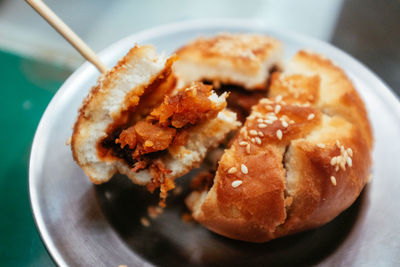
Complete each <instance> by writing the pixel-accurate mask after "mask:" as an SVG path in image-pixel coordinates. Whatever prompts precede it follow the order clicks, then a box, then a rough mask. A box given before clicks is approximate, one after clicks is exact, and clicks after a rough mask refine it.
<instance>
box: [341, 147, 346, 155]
mask: <svg viewBox="0 0 400 267" xmlns="http://www.w3.org/2000/svg"><path fill="white" fill-rule="evenodd" d="M344 152H345V150H344V146H340V153H341V154H344Z"/></svg>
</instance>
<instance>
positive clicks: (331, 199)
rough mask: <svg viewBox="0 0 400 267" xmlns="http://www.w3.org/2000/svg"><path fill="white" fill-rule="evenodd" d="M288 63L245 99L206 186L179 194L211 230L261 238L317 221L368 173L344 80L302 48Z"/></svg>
mask: <svg viewBox="0 0 400 267" xmlns="http://www.w3.org/2000/svg"><path fill="white" fill-rule="evenodd" d="M288 70H289V71H285V72H284V73H278V74H274V76H273V78H272V80H271V86H270V93H269V94H270V98H269V99H262V100H261V101H260V102H259V104H257V105H256V106H255V107H253V111H252V113H251V115H250V116H249V117H248V118H247V120H246V122H245V125H244V126H243V128H242V129H241V130H240V131H239V134H238V135H237V136H236V137H235V139H234V141H233V143H232V146H231V147H230V148H229V149H228V150H226V152H225V153H224V155H223V156H222V158H221V160H220V162H219V167H218V170H217V173H216V176H215V179H214V184H213V186H212V188H211V189H210V191H209V192H205V191H197V192H195V193H192V195H191V196H190V197H189V198H188V200H187V204H188V206H189V208H191V209H192V211H193V217H194V218H195V219H196V220H197V221H199V222H200V223H202V224H204V225H205V226H206V227H207V228H209V229H211V230H213V231H215V232H217V233H219V234H222V235H224V236H227V237H230V238H234V239H240V240H245V241H252V242H265V241H268V240H270V239H273V238H276V237H279V236H283V235H287V234H291V233H295V232H298V231H302V230H306V229H310V228H314V227H317V226H320V225H322V224H325V223H327V222H329V221H330V220H332V219H333V218H334V217H336V216H337V215H338V214H339V213H340V212H342V211H343V210H344V209H346V208H348V207H349V206H350V205H351V204H352V203H353V202H354V200H355V199H356V198H357V196H358V195H359V194H360V192H361V190H362V188H363V187H364V185H365V183H366V182H367V180H368V176H369V171H370V166H371V147H372V135H371V130H370V125H369V121H368V118H367V117H366V112H365V107H364V105H363V103H362V101H361V100H360V98H359V96H358V94H357V92H356V91H355V89H354V87H353V86H352V84H351V82H350V80H349V79H348V78H347V77H346V75H345V74H344V72H343V71H342V70H340V69H339V68H338V67H336V66H335V65H333V64H332V62H330V61H329V60H327V59H325V58H323V57H321V56H319V55H316V54H311V53H307V52H304V51H301V52H299V53H298V54H297V55H296V56H295V57H294V59H293V60H292V61H291V63H290V64H289V67H288ZM350 96H351V97H350ZM350 99H351V100H350ZM346 109H350V110H351V112H349V111H346ZM356 118H359V119H361V120H362V121H357V119H356Z"/></svg>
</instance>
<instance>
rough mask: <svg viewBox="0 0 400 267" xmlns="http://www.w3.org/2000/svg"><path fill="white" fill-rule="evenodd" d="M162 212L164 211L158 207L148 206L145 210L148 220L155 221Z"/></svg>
mask: <svg viewBox="0 0 400 267" xmlns="http://www.w3.org/2000/svg"><path fill="white" fill-rule="evenodd" d="M163 212H164V209H163V208H161V207H159V206H149V207H148V208H147V214H148V215H149V217H150V218H152V219H155V218H157V217H158V216H159V215H160V214H162V213H163Z"/></svg>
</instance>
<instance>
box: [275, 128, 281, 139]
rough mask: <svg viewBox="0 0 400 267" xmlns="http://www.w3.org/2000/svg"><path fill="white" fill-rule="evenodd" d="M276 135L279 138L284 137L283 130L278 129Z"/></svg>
mask: <svg viewBox="0 0 400 267" xmlns="http://www.w3.org/2000/svg"><path fill="white" fill-rule="evenodd" d="M276 137H278V139H279V140H281V139H282V131H281V130H278V131H276Z"/></svg>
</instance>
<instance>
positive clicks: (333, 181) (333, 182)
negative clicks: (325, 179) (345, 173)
mask: <svg viewBox="0 0 400 267" xmlns="http://www.w3.org/2000/svg"><path fill="white" fill-rule="evenodd" d="M331 183H332V184H333V185H335V186H336V178H335V176H331Z"/></svg>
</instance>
